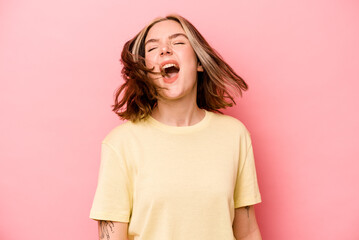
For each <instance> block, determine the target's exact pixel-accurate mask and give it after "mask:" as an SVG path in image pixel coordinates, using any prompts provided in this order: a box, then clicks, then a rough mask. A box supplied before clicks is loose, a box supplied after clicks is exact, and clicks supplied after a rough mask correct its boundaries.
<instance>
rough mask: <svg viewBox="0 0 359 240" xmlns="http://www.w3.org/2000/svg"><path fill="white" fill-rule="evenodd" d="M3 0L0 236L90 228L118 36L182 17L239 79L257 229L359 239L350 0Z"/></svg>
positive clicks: (59, 234) (354, 19)
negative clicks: (254, 177) (258, 199)
mask: <svg viewBox="0 0 359 240" xmlns="http://www.w3.org/2000/svg"><path fill="white" fill-rule="evenodd" d="M141 4H142V8H141V9H138V6H140V3H139V2H138V1H115V0H112V1H95V0H90V1H89V0H86V1H84V0H83V1H70V0H65V1H46V0H34V1H24V0H23V1H0V79H1V87H0V106H1V109H0V110H1V124H0V132H1V138H0V191H1V196H0V215H1V218H0V239H6V240H15V239H16V240H18V239H52V240H63V239H97V226H96V223H95V222H94V221H93V220H90V219H89V218H88V215H89V210H90V207H91V204H92V198H93V195H94V191H95V187H96V184H97V174H98V167H99V150H100V141H101V140H102V138H103V137H104V136H105V135H106V134H107V132H108V131H109V130H110V129H111V128H113V127H114V126H115V125H117V124H118V123H119V122H118V120H117V118H116V116H115V114H113V113H112V112H111V110H110V105H111V104H112V95H113V91H114V89H115V88H116V87H117V86H118V84H120V67H121V66H120V64H119V62H118V59H119V56H120V52H121V49H122V46H123V43H124V42H125V41H126V40H128V39H129V38H130V37H132V36H133V35H134V34H135V33H137V32H138V31H139V30H140V28H141V27H143V26H144V24H145V23H147V22H149V21H150V20H151V19H152V18H154V17H156V16H163V15H164V14H166V13H171V12H177V13H179V14H182V15H183V16H185V17H187V18H188V19H189V20H190V21H192V22H193V24H194V25H195V26H197V27H198V29H199V30H200V31H201V32H202V33H203V35H204V36H205V37H206V38H207V39H208V40H209V42H210V43H211V44H212V45H213V46H214V47H215V48H216V49H217V50H218V51H219V52H220V53H221V54H222V56H223V57H224V58H225V59H226V60H227V61H228V62H229V63H230V64H231V65H232V66H233V67H234V69H236V70H237V72H238V73H239V74H240V75H241V76H243V77H244V79H245V80H246V81H247V82H248V84H249V85H250V90H249V91H248V92H247V93H245V94H244V97H243V99H238V105H237V106H236V107H234V108H232V109H229V110H226V113H228V114H230V115H233V116H236V117H238V118H239V119H241V120H242V121H243V122H244V123H245V124H246V125H247V127H248V128H249V130H250V131H251V133H252V138H253V145H254V151H255V156H256V164H257V170H258V175H259V184H260V187H261V192H262V196H263V203H261V204H259V205H258V206H257V218H258V222H259V225H260V228H261V231H262V235H263V238H264V239H273V240H274V239H275V240H288V239H290V240H299V239H300V240H303V239H326V240H332V239H333V240H334V239H335V240H337V239H348V240H349V239H353V240H354V239H359V230H358V227H357V223H358V221H359V204H358V202H359V191H358V186H357V185H358V182H359V176H358V174H357V171H358V167H359V163H358V156H359V147H358V146H356V145H357V144H358V135H359V127H358V123H359V115H358V105H359V104H358V103H359V97H358V94H357V89H358V88H359V44H358V43H359V26H358V23H359V14H358V10H359V4H358V2H356V1H350V0H346V1H343V0H336V1H324V0H322V1H321V0H316V1H309V0H304V1H288V0H272V1H263V0H260V1H235V0H233V1H226V2H223V1H193V0H189V1H185V2H183V1H182V2H181V3H179V2H178V1H167V0H166V1H165V0H163V1H159V0H158V1H143V2H142V3H141Z"/></svg>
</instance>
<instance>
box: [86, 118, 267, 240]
mask: <svg viewBox="0 0 359 240" xmlns="http://www.w3.org/2000/svg"><path fill="white" fill-rule="evenodd" d="M259 202H261V196H260V192H259V188H258V184H257V177H256V170H255V164H254V158H253V150H252V144H251V139H250V134H249V132H248V130H247V129H246V127H245V126H244V125H243V124H242V123H241V122H240V121H239V120H237V119H235V118H233V117H230V116H226V115H222V114H217V113H213V112H209V111H206V115H205V117H204V118H203V119H202V120H201V121H200V122H199V123H197V124H195V125H192V126H185V127H175V126H168V125H165V124H163V123H161V122H159V121H157V120H155V119H154V118H152V117H149V118H148V119H147V120H146V121H141V122H138V123H133V122H131V121H127V122H126V123H123V124H122V125H120V126H118V127H116V128H114V129H113V130H112V131H111V132H110V133H109V134H108V135H107V136H106V138H105V139H104V140H103V142H102V153H101V165H100V171H99V178H98V186H97V190H96V194H95V197H94V201H93V206H92V209H91V213H90V218H92V219H97V220H109V221H119V222H129V227H128V236H129V239H130V240H132V239H133V240H211V239H213V240H219V239H220V240H233V239H235V238H234V236H233V229H232V223H233V218H234V209H235V208H238V207H243V206H247V205H253V204H256V203H259Z"/></svg>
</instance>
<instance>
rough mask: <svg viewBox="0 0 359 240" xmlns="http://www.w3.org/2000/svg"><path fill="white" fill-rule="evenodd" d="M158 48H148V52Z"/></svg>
mask: <svg viewBox="0 0 359 240" xmlns="http://www.w3.org/2000/svg"><path fill="white" fill-rule="evenodd" d="M154 49H156V48H155V47H153V48H150V49H148V51H147V52H151V51H152V50H154Z"/></svg>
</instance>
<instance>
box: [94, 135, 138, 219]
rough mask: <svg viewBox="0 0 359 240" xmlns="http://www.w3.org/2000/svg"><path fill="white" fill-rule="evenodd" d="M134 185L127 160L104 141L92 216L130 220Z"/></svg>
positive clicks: (95, 217)
mask: <svg viewBox="0 0 359 240" xmlns="http://www.w3.org/2000/svg"><path fill="white" fill-rule="evenodd" d="M131 210H132V187H131V183H130V173H129V171H128V166H127V164H126V161H125V159H124V157H123V156H121V154H120V153H119V152H118V151H116V150H115V148H114V147H112V146H111V145H109V144H107V143H105V142H103V143H102V147H101V164H100V171H99V176H98V184H97V189H96V193H95V197H94V200H93V204H92V208H91V211H90V218H92V219H95V220H108V221H118V222H129V219H130V215H131Z"/></svg>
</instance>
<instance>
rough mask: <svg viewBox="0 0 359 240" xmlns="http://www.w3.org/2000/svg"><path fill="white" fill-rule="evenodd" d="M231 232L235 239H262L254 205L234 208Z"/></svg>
mask: <svg viewBox="0 0 359 240" xmlns="http://www.w3.org/2000/svg"><path fill="white" fill-rule="evenodd" d="M233 234H234V237H235V238H236V240H262V237H261V233H260V231H259V227H258V224H257V220H256V215H255V212H254V206H246V207H241V208H236V209H235V215H234V221H233Z"/></svg>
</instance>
